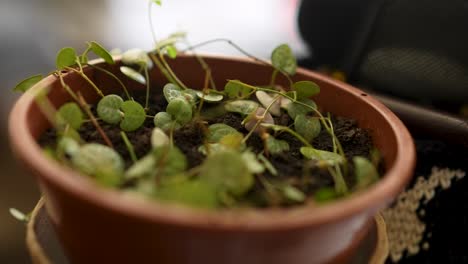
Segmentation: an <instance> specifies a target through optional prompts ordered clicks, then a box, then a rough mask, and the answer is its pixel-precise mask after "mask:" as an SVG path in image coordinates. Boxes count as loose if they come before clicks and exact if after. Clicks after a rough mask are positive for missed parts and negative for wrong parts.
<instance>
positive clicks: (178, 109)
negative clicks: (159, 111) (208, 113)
mask: <svg viewBox="0 0 468 264" xmlns="http://www.w3.org/2000/svg"><path fill="white" fill-rule="evenodd" d="M166 111H167V113H168V114H170V115H171V116H172V117H173V118H174V120H175V121H176V122H177V123H179V124H181V125H185V124H187V123H188V122H190V120H192V106H191V105H190V104H189V103H188V102H187V101H186V100H185V99H181V98H176V99H174V100H172V101H170V102H169V104H168V105H167V108H166Z"/></svg>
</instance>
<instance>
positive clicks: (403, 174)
mask: <svg viewBox="0 0 468 264" xmlns="http://www.w3.org/2000/svg"><path fill="white" fill-rule="evenodd" d="M206 61H207V63H208V64H209V65H210V66H211V68H212V74H213V76H214V78H215V81H216V84H217V86H219V87H223V85H224V84H225V81H226V79H240V80H243V81H245V82H247V83H252V84H259V85H260V84H266V83H268V82H269V79H270V75H271V72H272V69H271V68H270V67H268V66H265V65H262V64H259V63H255V62H252V61H250V60H245V59H234V58H220V57H206ZM171 65H172V67H173V69H174V71H175V72H177V74H178V76H181V79H182V80H183V81H184V82H185V83H186V84H188V85H189V86H190V87H193V88H197V87H201V86H202V84H203V80H204V73H203V70H202V68H201V67H200V66H199V64H198V62H197V61H196V60H195V59H194V58H193V57H191V56H180V57H179V58H178V59H176V60H173V61H171ZM102 66H103V67H106V68H107V69H109V70H110V71H112V72H114V73H116V74H117V75H118V76H119V77H121V78H122V79H123V80H126V78H125V77H123V76H121V74H120V73H119V71H118V65H115V66H105V65H102ZM86 72H87V74H88V76H89V77H90V78H91V79H92V80H93V81H95V82H96V83H97V85H98V86H99V87H101V88H102V89H103V90H105V92H110V91H118V92H120V91H119V90H117V89H119V85H118V84H117V83H116V82H115V80H113V79H112V78H110V77H109V76H107V75H105V74H103V73H102V72H99V71H95V70H93V69H92V68H87V69H86ZM151 78H152V81H153V83H154V82H156V83H157V84H158V85H163V84H164V83H165V82H166V80H164V78H163V77H162V76H161V75H160V74H159V73H158V71H157V70H154V71H153V72H152V75H151ZM294 79H295V80H303V79H307V80H313V81H315V82H316V83H317V84H319V85H320V86H321V88H322V89H321V93H320V95H318V96H316V97H315V98H314V99H315V100H316V102H317V103H318V104H319V105H320V106H321V107H322V108H323V110H325V111H331V112H333V113H334V114H337V115H341V116H344V117H351V118H354V119H356V120H357V121H358V124H359V125H360V126H361V127H364V128H366V129H369V130H370V133H371V135H372V137H373V139H374V143H375V145H376V146H377V147H378V148H379V149H380V151H381V153H382V154H383V158H384V162H385V166H386V169H387V173H386V174H385V175H384V176H383V178H382V179H381V180H380V181H379V182H378V183H376V184H374V185H373V186H371V187H370V188H368V189H367V190H365V191H362V192H359V193H355V194H353V195H351V196H349V197H348V198H345V199H341V200H339V201H336V202H332V203H329V204H327V205H324V206H316V205H312V204H310V205H305V206H301V207H296V208H291V209H266V210H255V209H248V210H247V209H246V210H242V211H229V210H224V211H203V210H195V209H191V208H186V207H183V206H175V205H168V204H163V203H159V202H157V201H146V200H142V199H138V198H135V197H130V196H126V195H122V193H119V192H118V191H114V190H110V189H104V188H101V187H99V186H97V185H95V184H94V182H93V181H92V180H90V179H89V178H87V177H83V176H82V175H79V174H78V173H77V172H74V171H72V170H71V169H69V168H65V167H63V166H61V165H59V164H58V163H56V162H54V161H52V160H50V159H48V158H47V157H46V156H44V155H43V153H42V150H41V148H40V146H39V145H38V144H37V143H36V139H37V138H38V137H39V136H40V135H41V134H42V133H43V132H44V131H45V129H47V127H48V126H49V124H48V122H47V121H46V119H45V118H44V116H43V115H42V114H41V112H40V111H39V109H38V107H37V106H36V104H35V103H34V100H33V97H32V95H31V94H32V93H33V92H34V91H35V90H39V89H44V88H45V87H51V88H52V89H51V92H50V93H49V98H50V100H51V101H52V102H53V103H54V104H55V105H56V106H59V105H61V104H63V103H64V102H65V101H68V100H69V99H70V98H69V97H68V95H67V94H66V93H65V91H64V90H63V89H61V86H60V84H59V81H58V80H57V78H55V77H54V76H49V77H47V78H46V79H44V80H43V81H41V82H40V83H38V84H37V85H36V86H35V87H33V88H32V89H31V92H29V93H26V94H25V95H23V96H22V97H21V98H20V99H19V100H18V102H17V103H16V105H15V106H14V109H13V111H12V113H11V115H10V127H9V129H10V138H11V144H12V146H13V150H14V152H15V154H16V156H17V157H18V158H19V159H20V160H21V161H22V162H23V163H24V165H25V166H26V167H27V168H28V169H29V170H30V171H31V173H32V174H34V175H35V176H36V177H37V179H38V181H39V185H40V188H41V190H42V192H43V193H44V196H45V204H46V208H47V210H48V212H49V214H50V217H51V221H52V223H53V225H54V227H55V229H56V231H57V233H58V235H59V237H60V240H61V242H62V243H63V246H64V248H65V251H66V254H67V255H68V257H69V258H70V260H72V262H74V263H147V262H155V263H205V264H206V263H269V264H273V263H307V264H310V263H323V262H330V261H334V260H335V261H337V260H339V261H340V262H341V261H344V260H345V259H346V256H347V255H348V254H349V253H350V252H352V249H353V248H355V247H356V246H355V245H356V243H357V242H358V241H359V239H360V238H361V237H363V234H365V233H366V232H367V229H366V227H367V223H368V222H369V220H370V219H371V218H372V217H373V216H374V214H375V213H376V212H377V211H378V210H380V209H382V208H384V207H385V206H387V205H388V204H389V203H390V202H392V200H393V199H394V198H395V197H396V195H397V194H398V193H399V192H400V191H401V190H402V189H403V188H404V186H405V184H406V183H407V182H408V181H409V179H410V178H411V175H412V172H413V168H414V165H415V149H414V145H413V141H412V138H411V136H410V134H409V133H408V131H407V129H406V128H405V127H404V125H403V124H402V122H401V121H400V120H399V119H398V118H397V117H396V116H395V115H394V114H393V113H392V112H391V111H390V110H388V109H387V108H386V107H384V106H383V105H382V104H381V103H379V102H378V101H377V100H375V99H373V98H371V97H370V96H367V95H366V94H364V93H363V92H361V91H359V90H358V89H356V88H353V87H351V86H349V85H347V84H344V83H341V82H338V81H335V80H332V79H329V78H327V77H324V76H322V75H319V74H316V73H313V72H310V71H307V70H302V69H300V70H298V73H297V75H296V76H295V78H294ZM65 81H66V83H67V84H69V85H70V86H71V87H72V89H75V90H77V89H79V90H80V91H81V93H83V94H84V96H85V97H86V98H87V99H88V102H92V101H96V99H97V95H96V94H95V92H94V90H93V89H92V88H91V87H90V86H89V85H88V84H87V83H86V82H85V81H84V80H83V79H82V78H81V77H79V76H77V75H76V74H73V73H70V74H67V75H66V76H65ZM282 81H284V80H282ZM126 82H127V83H126V84H127V85H128V86H129V87H131V89H143V88H144V87H142V86H141V85H139V84H136V83H135V82H133V81H128V80H127V81H126Z"/></svg>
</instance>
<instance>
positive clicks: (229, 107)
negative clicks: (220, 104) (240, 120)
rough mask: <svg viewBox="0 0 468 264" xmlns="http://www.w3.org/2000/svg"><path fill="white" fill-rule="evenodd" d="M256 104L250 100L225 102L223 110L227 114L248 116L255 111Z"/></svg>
mask: <svg viewBox="0 0 468 264" xmlns="http://www.w3.org/2000/svg"><path fill="white" fill-rule="evenodd" d="M258 106H259V105H258V103H257V102H255V101H251V100H235V101H231V102H227V103H226V104H225V105H224V109H226V111H228V112H233V113H239V114H242V115H249V114H250V113H252V112H253V111H255V110H257V108H258Z"/></svg>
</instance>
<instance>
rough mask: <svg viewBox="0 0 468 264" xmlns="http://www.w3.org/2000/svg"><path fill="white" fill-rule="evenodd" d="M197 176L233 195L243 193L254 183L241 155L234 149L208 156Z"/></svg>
mask: <svg viewBox="0 0 468 264" xmlns="http://www.w3.org/2000/svg"><path fill="white" fill-rule="evenodd" d="M226 168H229V169H228V170H226ZM199 178H200V180H202V181H204V182H207V183H208V184H211V185H213V186H215V187H216V188H217V189H218V190H220V191H223V190H225V191H227V192H229V193H231V194H233V195H235V196H241V195H243V194H245V193H246V192H247V191H248V190H250V188H252V186H253V185H254V177H253V175H252V173H251V172H250V170H249V167H248V166H247V165H246V164H245V162H244V159H243V158H242V155H241V154H240V153H238V152H234V151H223V152H219V153H214V154H212V155H210V156H208V157H207V158H206V159H205V161H204V162H203V164H202V165H201V167H200V176H199Z"/></svg>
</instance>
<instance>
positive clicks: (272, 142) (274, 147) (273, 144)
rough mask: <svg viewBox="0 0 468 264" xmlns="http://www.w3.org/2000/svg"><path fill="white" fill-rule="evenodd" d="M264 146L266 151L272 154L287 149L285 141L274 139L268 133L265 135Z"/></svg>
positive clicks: (287, 145)
mask: <svg viewBox="0 0 468 264" xmlns="http://www.w3.org/2000/svg"><path fill="white" fill-rule="evenodd" d="M266 147H267V149H268V152H269V153H271V154H273V155H275V154H279V153H282V152H285V151H289V144H288V142H287V141H285V140H280V139H276V138H274V137H273V136H271V135H268V137H267V140H266Z"/></svg>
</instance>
